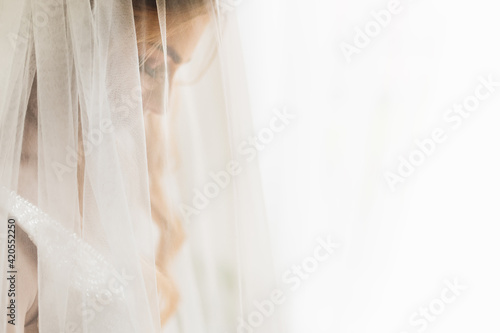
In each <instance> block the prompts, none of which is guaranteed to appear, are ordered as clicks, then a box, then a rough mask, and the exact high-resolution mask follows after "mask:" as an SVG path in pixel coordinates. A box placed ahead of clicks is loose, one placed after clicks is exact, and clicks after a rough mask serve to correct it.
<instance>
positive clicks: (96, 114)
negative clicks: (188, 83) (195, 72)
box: [0, 0, 217, 333]
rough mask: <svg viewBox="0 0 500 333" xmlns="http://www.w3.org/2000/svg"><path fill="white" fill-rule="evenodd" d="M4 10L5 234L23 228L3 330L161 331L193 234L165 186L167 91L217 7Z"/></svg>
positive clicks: (123, 4)
mask: <svg viewBox="0 0 500 333" xmlns="http://www.w3.org/2000/svg"><path fill="white" fill-rule="evenodd" d="M3 10H4V11H5V12H6V13H10V14H12V15H9V17H10V18H9V20H10V21H9V22H6V23H7V24H9V30H10V32H8V35H9V37H10V38H9V39H10V41H11V44H12V48H9V49H5V52H4V51H2V55H1V56H2V59H1V60H2V63H4V64H5V65H3V66H2V69H8V71H6V72H5V73H6V74H7V75H6V77H5V79H3V81H2V82H1V86H0V87H1V90H0V93H1V97H2V99H1V103H2V104H1V109H0V111H1V124H0V126H1V132H0V135H1V144H0V152H1V155H2V161H1V166H0V180H1V183H0V185H1V186H2V192H1V195H0V196H1V199H2V200H1V202H2V205H1V213H0V217H1V219H2V224H1V226H2V228H3V230H2V232H4V231H5V232H6V230H7V220H8V219H9V218H10V219H11V220H12V221H14V222H15V228H16V229H15V230H16V231H15V237H12V239H13V241H12V242H13V243H14V244H15V261H13V263H14V266H12V267H14V269H13V270H11V271H14V272H15V273H13V274H15V281H16V283H15V297H12V300H13V301H12V302H13V304H15V310H14V311H13V312H11V313H13V315H12V316H11V317H9V316H7V317H5V316H2V317H3V318H2V319H1V320H0V324H1V325H2V329H1V331H2V332H4V331H6V332H39V331H40V332H50V333H53V332H54V333H55V332H158V331H160V329H161V327H164V326H165V325H166V323H167V322H168V320H169V318H171V316H172V314H173V313H174V312H175V310H176V306H177V304H178V301H179V298H180V297H182V296H179V292H178V291H177V290H178V288H177V287H176V284H175V283H174V281H173V278H172V277H171V275H170V274H169V264H170V262H171V261H172V259H173V258H174V256H175V254H176V253H177V251H178V250H179V248H180V246H181V244H182V242H183V239H184V231H183V228H182V225H181V222H180V219H179V217H178V216H179V214H178V213H177V212H176V211H175V209H174V205H173V204H172V201H171V200H170V198H169V195H168V193H167V192H166V190H165V186H164V184H165V177H166V175H165V170H167V163H169V164H171V163H172V159H175V145H172V144H171V143H170V141H171V140H169V134H168V125H167V124H168V122H167V120H168V118H169V117H172V116H173V115H174V114H175V112H174V111H173V110H171V108H170V103H169V96H170V95H171V94H172V91H173V90H175V89H176V85H175V80H174V78H175V75H176V72H177V70H178V69H179V68H180V67H181V66H182V65H183V64H184V63H187V62H189V60H190V58H191V57H192V56H193V54H194V51H195V48H196V46H197V44H198V41H199V40H200V38H201V36H202V34H203V32H204V31H205V30H206V27H207V25H208V24H209V21H210V20H211V17H212V15H213V13H215V12H217V10H216V8H214V6H213V4H212V3H211V2H210V1H209V0H166V1H158V3H157V1H155V0H133V1H131V2H127V1H109V0H106V1H104V0H72V1H59V0H51V1H41V0H33V1H29V0H24V1H16V2H10V3H5V4H4V9H3ZM5 30H6V29H2V33H4V32H5ZM2 50H4V48H2ZM207 56H208V55H207ZM2 73H4V72H2ZM167 110H168V111H167ZM167 154H168V157H167ZM11 220H9V221H11ZM10 238H11V237H9V239H10ZM2 251H6V249H4V246H3V245H2ZM9 253H10V252H9ZM4 258H7V253H6V252H2V263H3V265H2V269H3V270H4V272H5V271H6V268H7V267H6V265H7V262H4V261H3V259H4ZM2 274H3V273H2ZM3 280H4V282H3V283H4V284H3V286H2V308H4V309H5V308H6V307H7V305H8V303H4V302H5V301H6V300H7V296H6V294H4V292H5V291H6V290H8V288H9V286H7V285H5V279H3ZM4 296H5V297H4ZM7 302H10V301H9V300H7ZM4 306H5V307H4ZM6 318H7V320H10V321H9V322H5V319H6ZM14 323H15V325H13V324H14ZM5 329H6V330H5Z"/></svg>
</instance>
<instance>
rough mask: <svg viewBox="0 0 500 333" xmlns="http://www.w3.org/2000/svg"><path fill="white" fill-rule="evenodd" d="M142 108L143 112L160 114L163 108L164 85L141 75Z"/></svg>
mask: <svg viewBox="0 0 500 333" xmlns="http://www.w3.org/2000/svg"><path fill="white" fill-rule="evenodd" d="M141 89H142V107H143V110H144V112H153V113H156V114H162V113H163V112H164V110H165V108H166V106H165V103H164V101H165V98H164V95H165V84H164V82H158V81H157V80H155V79H153V78H151V77H150V76H148V75H147V74H143V73H141Z"/></svg>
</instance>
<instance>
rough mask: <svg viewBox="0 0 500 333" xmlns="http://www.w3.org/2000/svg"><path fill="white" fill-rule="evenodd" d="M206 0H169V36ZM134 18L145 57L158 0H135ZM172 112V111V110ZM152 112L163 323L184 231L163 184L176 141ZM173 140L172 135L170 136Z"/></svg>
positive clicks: (149, 129) (174, 295) (149, 133)
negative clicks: (171, 268)
mask: <svg viewBox="0 0 500 333" xmlns="http://www.w3.org/2000/svg"><path fill="white" fill-rule="evenodd" d="M206 2H207V1H206V0H185V1H181V0H172V1H169V0H167V1H166V15H167V20H168V29H167V30H168V31H167V36H166V38H168V36H169V35H171V34H174V33H177V32H179V31H182V30H183V29H184V28H185V27H186V26H187V25H188V24H190V21H191V19H193V18H195V17H197V16H199V15H201V14H204V13H205V12H206V7H205V6H204V5H205V4H206ZM134 18H135V24H136V34H137V45H138V50H139V54H144V55H145V57H144V58H143V59H141V61H145V59H147V57H148V56H149V55H150V54H148V50H147V49H146V46H147V45H149V46H158V45H161V42H162V37H161V30H160V25H159V20H158V11H157V9H156V1H154V0H153V1H144V0H143V1H134ZM169 112H172V111H170V110H169ZM155 117H158V116H157V115H153V114H151V113H149V114H148V115H146V117H145V127H146V128H145V131H146V146H147V159H148V172H149V182H150V188H149V189H150V198H151V215H152V218H153V220H154V221H155V223H156V224H157V226H158V228H159V232H160V235H159V236H160V241H159V244H158V248H157V253H156V270H157V273H156V276H157V288H158V294H159V297H160V316H161V323H162V325H164V324H165V323H166V322H167V320H168V319H169V318H170V317H171V315H172V314H173V313H174V312H175V310H176V308H177V304H178V302H179V292H178V290H177V287H176V285H175V282H174V280H173V278H172V276H171V275H170V274H169V271H168V266H169V264H170V263H171V261H172V259H173V258H174V256H175V254H176V253H177V252H178V251H179V249H180V247H181V245H182V243H183V241H184V238H185V233H184V229H183V228H182V223H181V220H180V218H179V216H178V215H177V214H176V213H175V212H174V210H173V209H172V205H171V204H170V203H169V200H168V196H167V195H166V193H165V189H164V187H163V183H164V182H163V181H164V177H165V170H166V169H167V158H166V156H165V155H166V152H167V151H168V152H170V153H169V154H168V155H169V156H168V157H169V159H168V163H169V164H170V165H172V163H173V161H172V160H173V159H175V158H176V155H177V154H176V146H175V143H171V144H170V145H169V146H167V141H169V140H167V134H166V133H165V131H164V128H163V127H162V126H161V122H159V121H157V120H156V119H155ZM168 139H170V142H172V141H173V140H172V139H173V138H172V137H168Z"/></svg>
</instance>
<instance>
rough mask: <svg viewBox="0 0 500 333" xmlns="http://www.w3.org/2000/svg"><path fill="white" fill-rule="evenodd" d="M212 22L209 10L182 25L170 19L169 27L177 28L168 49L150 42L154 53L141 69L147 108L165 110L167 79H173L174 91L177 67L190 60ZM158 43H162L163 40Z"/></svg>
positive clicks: (169, 41)
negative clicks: (177, 24)
mask: <svg viewBox="0 0 500 333" xmlns="http://www.w3.org/2000/svg"><path fill="white" fill-rule="evenodd" d="M208 22H209V15H208V14H204V15H199V16H196V17H195V18H192V19H191V20H190V21H189V22H188V23H186V24H184V25H183V28H182V29H176V28H175V27H172V24H169V22H168V19H167V27H166V28H167V30H169V28H170V29H172V30H171V31H175V32H174V33H172V34H169V36H168V39H167V47H166V50H164V49H163V48H161V47H157V46H156V45H153V44H150V45H148V46H147V49H146V52H147V54H148V55H150V56H149V57H148V58H147V59H145V60H144V62H143V65H142V66H141V72H140V74H141V89H142V103H143V109H144V112H152V113H156V114H162V113H163V112H164V110H165V107H166V106H165V104H164V101H165V96H164V95H165V84H166V80H168V82H169V91H168V94H170V92H171V90H172V89H173V88H172V86H173V78H174V76H175V73H176V71H177V69H179V67H180V66H181V65H182V64H185V63H186V62H188V61H189V60H190V58H191V55H192V54H193V51H194V49H195V48H196V45H197V44H198V41H199V39H200V37H201V35H202V33H203V31H204V30H205V27H206V26H207V24H208ZM157 44H158V45H161V43H160V41H159V42H158V43H157ZM164 53H166V68H165V59H164V55H165V54H164Z"/></svg>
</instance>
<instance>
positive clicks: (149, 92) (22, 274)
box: [8, 15, 209, 333]
mask: <svg viewBox="0 0 500 333" xmlns="http://www.w3.org/2000/svg"><path fill="white" fill-rule="evenodd" d="M208 22H209V15H200V16H197V17H195V18H193V19H192V20H191V21H190V22H189V24H186V25H185V28H184V29H181V30H177V32H175V33H173V34H171V35H169V37H168V48H167V50H166V51H167V56H166V62H167V69H168V70H167V71H165V65H164V63H165V58H164V50H161V49H158V48H157V47H156V46H154V45H150V46H148V47H150V49H149V50H150V51H152V53H151V57H150V58H148V59H147V60H146V62H145V65H144V66H143V67H142V68H141V72H140V74H141V89H142V97H143V109H144V112H145V113H148V112H152V113H155V114H163V110H164V109H165V106H164V99H163V96H164V92H165V91H164V89H165V79H167V78H168V80H169V81H168V82H170V83H171V84H170V85H169V92H168V93H169V94H170V92H171V91H172V86H174V85H173V82H174V78H175V74H176V72H177V70H178V69H179V67H180V66H182V65H183V64H185V63H187V62H188V61H189V60H190V58H191V56H192V54H193V52H194V50H195V48H196V45H197V44H198V42H199V40H200V38H201V36H202V34H203V31H204V30H205V28H206V26H207V24H208ZM169 27H170V28H172V26H171V24H169V22H168V21H167V29H169ZM172 31H173V30H172ZM165 72H167V75H165ZM30 104H32V105H30V106H29V107H28V109H31V110H36V106H35V104H36V96H31V98H30ZM28 116H31V117H33V119H31V120H29V119H27V120H26V123H25V137H24V139H23V148H22V163H21V170H20V177H19V179H20V183H19V192H20V194H21V195H22V196H24V197H25V198H27V199H28V200H30V201H32V202H36V200H35V197H34V194H33V193H31V191H30V190H33V188H32V184H36V179H37V175H36V171H37V164H36V163H37V159H36V154H37V149H38V147H37V145H36V137H37V135H36V114H33V115H30V114H28ZM17 234H18V235H19V236H18V237H19V238H18V253H17V258H16V260H17V263H18V267H20V269H19V272H18V281H19V287H18V293H17V295H18V296H17V310H18V312H17V323H16V326H12V325H10V328H9V330H8V332H9V333H10V332H16V333H18V332H24V333H29V332H36V331H37V317H38V303H37V295H38V286H37V254H36V247H35V245H34V244H33V243H32V242H31V241H30V240H29V238H28V236H27V235H26V234H25V233H24V231H23V230H22V229H21V228H18V231H17ZM21 268H22V269H21ZM12 329H13V330H12Z"/></svg>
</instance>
